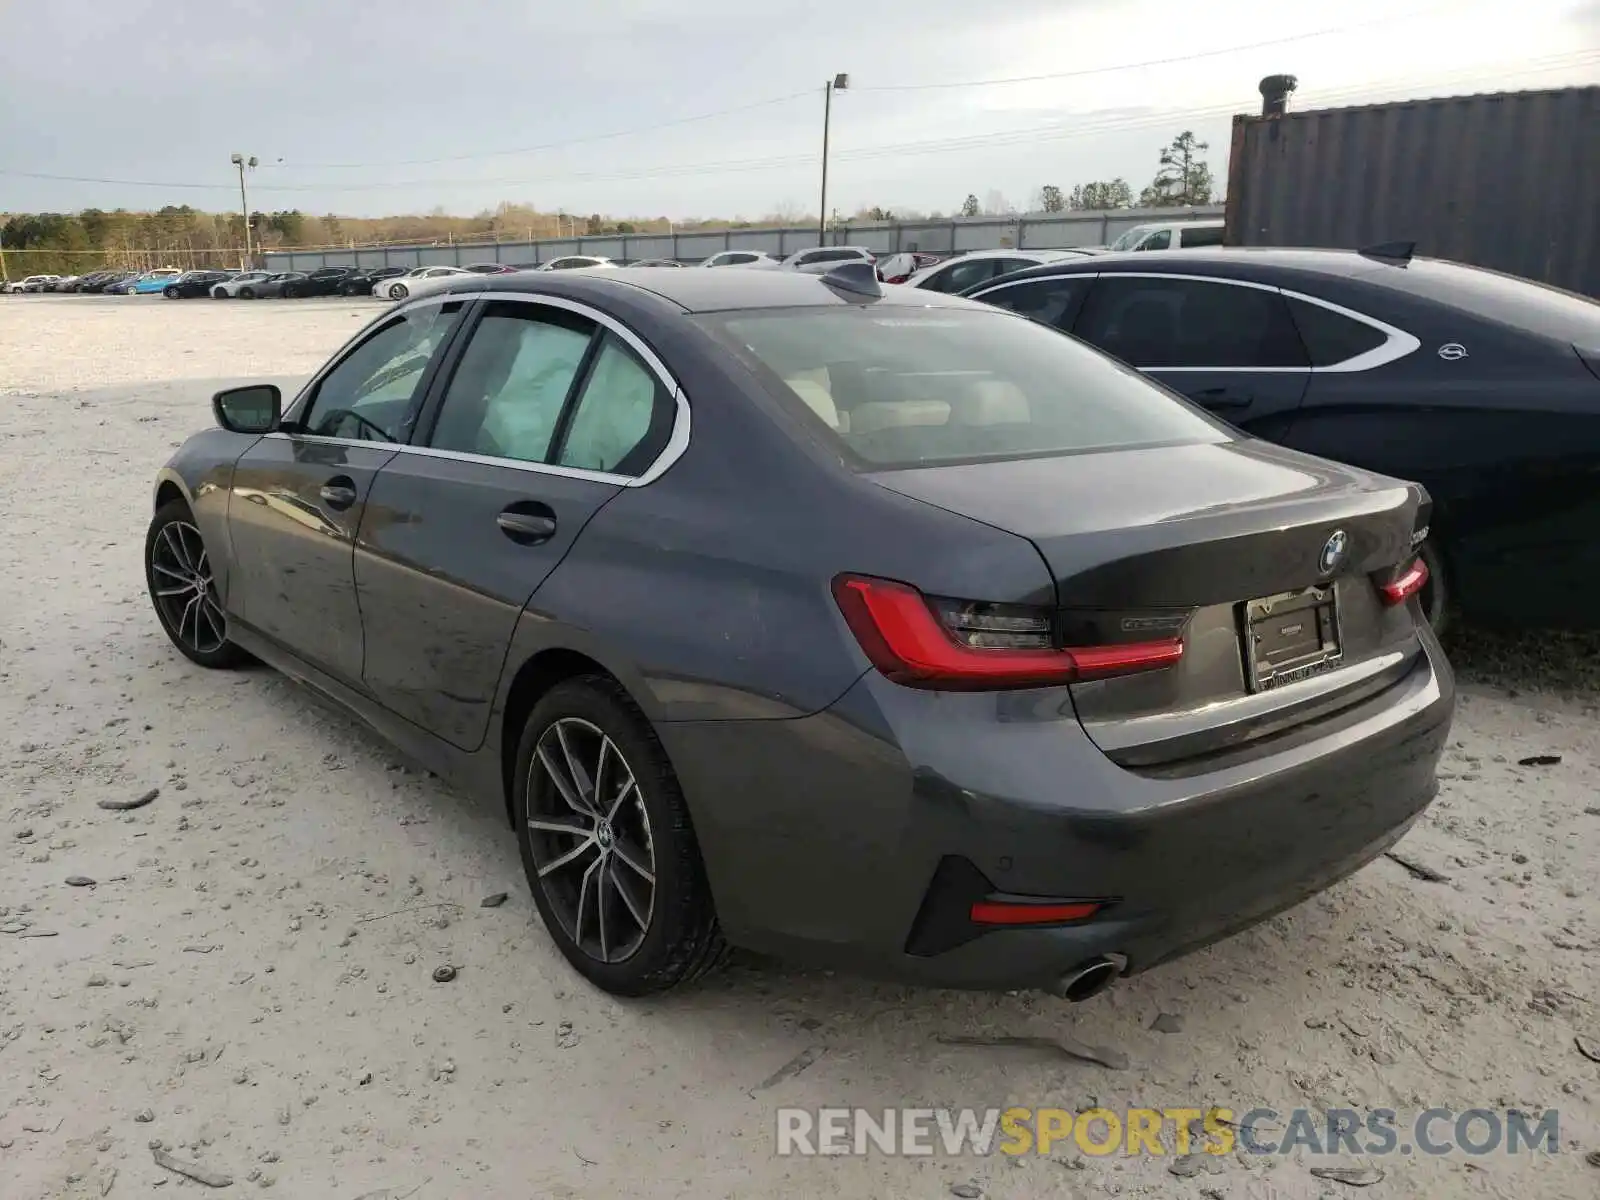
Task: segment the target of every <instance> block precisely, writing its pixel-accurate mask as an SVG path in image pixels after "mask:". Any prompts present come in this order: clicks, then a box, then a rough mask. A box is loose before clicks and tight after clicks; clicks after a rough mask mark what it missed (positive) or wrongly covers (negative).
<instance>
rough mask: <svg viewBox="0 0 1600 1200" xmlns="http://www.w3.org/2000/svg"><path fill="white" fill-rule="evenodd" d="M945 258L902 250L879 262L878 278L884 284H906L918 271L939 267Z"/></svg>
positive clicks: (918, 251) (917, 251) (916, 251)
mask: <svg viewBox="0 0 1600 1200" xmlns="http://www.w3.org/2000/svg"><path fill="white" fill-rule="evenodd" d="M942 261H943V258H942V257H941V256H940V255H937V254H926V253H924V252H922V251H920V250H902V251H901V252H900V253H898V254H891V255H888V256H887V257H885V258H880V259H879V260H878V261H877V264H876V265H877V268H878V278H879V279H881V280H882V281H883V282H884V283H905V282H906V281H907V280H908V279H910V278H911V277H912V276H913V275H915V274H916V273H917V272H918V271H925V270H927V269H928V268H930V267H935V266H938V264H939V263H940V262H942Z"/></svg>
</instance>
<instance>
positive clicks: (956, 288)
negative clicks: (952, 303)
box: [933, 258, 998, 295]
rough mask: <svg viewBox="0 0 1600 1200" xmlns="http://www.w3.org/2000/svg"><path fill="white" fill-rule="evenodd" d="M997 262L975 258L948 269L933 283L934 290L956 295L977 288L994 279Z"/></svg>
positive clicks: (990, 259)
mask: <svg viewBox="0 0 1600 1200" xmlns="http://www.w3.org/2000/svg"><path fill="white" fill-rule="evenodd" d="M997 265H998V264H997V261H996V260H995V259H992V258H974V259H970V260H968V261H967V262H961V263H956V264H955V265H954V266H951V267H947V268H946V269H945V270H944V271H943V272H941V273H940V275H939V277H938V278H937V279H935V280H934V281H933V290H934V291H936V292H947V293H949V294H950V295H956V294H958V293H960V292H964V291H966V290H967V289H968V288H971V287H977V286H978V285H979V284H980V283H987V282H988V281H989V280H991V279H993V278H994V275H995V267H996V266H997Z"/></svg>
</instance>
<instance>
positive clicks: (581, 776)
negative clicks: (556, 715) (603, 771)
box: [556, 721, 598, 812]
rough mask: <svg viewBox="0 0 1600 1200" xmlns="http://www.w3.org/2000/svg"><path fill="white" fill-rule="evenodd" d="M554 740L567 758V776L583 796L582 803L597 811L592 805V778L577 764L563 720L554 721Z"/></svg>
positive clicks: (591, 810)
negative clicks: (559, 744) (558, 743)
mask: <svg viewBox="0 0 1600 1200" xmlns="http://www.w3.org/2000/svg"><path fill="white" fill-rule="evenodd" d="M556 741H558V742H560V743H561V753H562V756H563V757H565V758H566V760H567V772H568V774H567V777H568V778H569V779H571V780H572V785H573V787H575V788H577V789H578V795H579V796H581V797H582V798H583V802H584V804H585V805H586V806H587V807H588V809H589V811H590V812H596V811H598V810H597V809H596V808H595V805H594V799H593V797H594V780H592V779H590V778H589V775H588V772H586V771H585V770H584V769H583V767H582V766H581V765H580V764H579V762H578V758H577V755H575V754H573V753H572V747H571V745H569V744H568V742H567V724H566V722H565V721H557V722H556Z"/></svg>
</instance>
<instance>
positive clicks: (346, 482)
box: [317, 475, 356, 511]
mask: <svg viewBox="0 0 1600 1200" xmlns="http://www.w3.org/2000/svg"><path fill="white" fill-rule="evenodd" d="M317 495H319V496H321V497H322V502H323V503H324V504H326V505H327V506H328V507H329V508H331V509H335V510H337V511H342V510H344V509H347V508H349V507H350V506H351V505H352V504H354V503H355V502H356V483H355V480H353V479H351V478H350V477H349V476H347V475H335V476H334V477H333V478H332V479H330V480H328V482H327V483H325V484H323V485H322V490H321V491H320V492H318V493H317Z"/></svg>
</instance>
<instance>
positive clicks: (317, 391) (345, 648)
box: [228, 303, 461, 685]
mask: <svg viewBox="0 0 1600 1200" xmlns="http://www.w3.org/2000/svg"><path fill="white" fill-rule="evenodd" d="M460 307H461V306H460V304H459V303H456V304H453V305H438V304H428V305H419V306H418V307H417V308H414V309H412V310H410V311H408V312H406V313H403V314H397V315H396V316H395V317H394V319H393V320H390V321H387V322H385V323H384V324H382V325H380V326H379V327H378V328H377V329H375V330H374V331H373V332H372V333H371V334H370V335H369V336H367V337H366V338H364V339H362V340H361V341H360V342H358V343H356V344H355V345H354V346H352V347H350V348H349V349H348V350H347V351H346V352H345V353H344V354H343V355H341V356H340V357H339V358H338V359H337V360H335V361H334V362H333V363H332V364H331V365H330V366H329V367H328V368H327V370H326V371H325V372H324V373H323V374H322V375H321V376H320V377H318V379H316V380H315V381H313V383H312V385H311V386H310V387H309V388H307V390H306V392H305V393H304V394H303V395H302V397H301V399H300V400H299V402H297V404H296V405H295V406H294V407H292V408H291V409H290V414H289V417H288V418H286V420H285V423H284V428H283V430H282V431H281V432H278V433H273V434H268V435H267V436H266V437H263V438H262V439H261V440H260V441H258V442H257V443H256V444H255V445H254V446H252V447H251V448H250V449H249V450H247V451H246V452H245V453H244V456H243V457H242V458H240V460H239V462H238V465H237V467H236V468H235V471H234V482H233V489H232V494H231V495H230V497H229V501H228V529H229V536H230V538H231V540H232V543H233V551H234V568H233V573H232V578H231V579H230V583H229V592H228V602H229V607H230V609H231V610H232V611H233V613H234V615H235V616H236V617H238V619H240V620H241V621H243V622H244V623H245V624H246V625H248V626H250V627H251V628H253V629H255V630H257V631H258V632H260V633H262V634H264V635H265V636H267V637H269V638H271V639H272V640H273V641H275V642H277V643H279V644H280V645H282V646H283V647H285V648H286V649H288V650H290V651H292V652H293V653H294V654H296V655H297V656H299V657H300V658H302V659H304V660H306V661H307V662H309V663H311V664H312V665H313V666H316V667H319V668H321V669H322V670H324V671H326V672H328V673H329V674H330V675H334V676H336V677H338V678H340V679H341V680H343V681H344V682H346V683H349V684H352V685H358V684H359V681H360V679H361V659H362V635H361V614H360V611H359V610H358V609H357V607H356V593H355V575H354V562H353V556H354V546H355V536H356V530H357V529H358V528H359V527H360V524H361V519H362V516H363V515H364V513H365V511H366V505H367V502H368V496H369V493H370V491H371V488H372V481H373V479H374V478H375V477H376V476H377V473H378V470H379V468H380V467H382V466H383V465H384V464H385V463H386V462H388V461H389V460H390V459H391V458H392V457H394V454H395V450H396V449H397V447H398V446H399V444H400V443H401V442H402V441H403V440H404V439H405V438H406V436H407V435H408V432H409V428H410V424H411V423H412V422H414V421H415V419H416V406H417V405H418V404H419V403H420V398H421V396H422V394H423V391H424V385H425V383H426V380H427V377H428V373H429V371H428V368H429V364H430V362H431V361H432V359H433V357H434V355H435V353H436V352H437V351H438V349H439V348H440V346H441V344H442V342H443V340H444V339H445V337H446V335H447V334H448V332H449V330H450V328H451V326H452V325H453V323H454V321H455V320H456V317H457V314H458V313H459V310H460ZM447 310H448V311H447Z"/></svg>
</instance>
